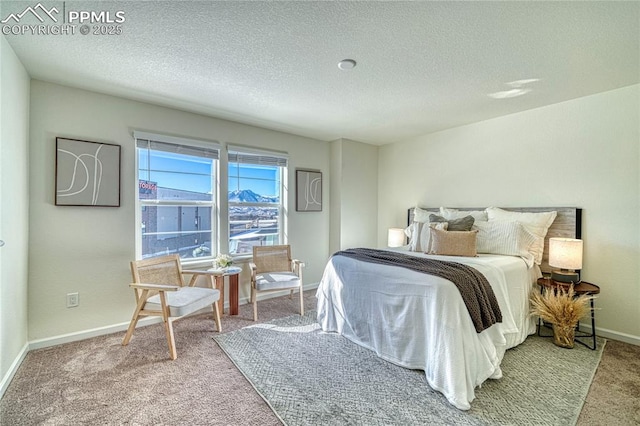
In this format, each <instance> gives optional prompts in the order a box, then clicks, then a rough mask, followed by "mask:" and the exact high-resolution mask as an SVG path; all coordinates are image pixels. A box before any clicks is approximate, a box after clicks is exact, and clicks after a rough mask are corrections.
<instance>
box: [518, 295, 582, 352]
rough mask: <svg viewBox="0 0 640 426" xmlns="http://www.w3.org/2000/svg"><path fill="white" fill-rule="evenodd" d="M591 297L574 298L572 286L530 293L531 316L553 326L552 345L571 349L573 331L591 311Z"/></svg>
mask: <svg viewBox="0 0 640 426" xmlns="http://www.w3.org/2000/svg"><path fill="white" fill-rule="evenodd" d="M591 299H593V296H591V295H587V294H581V295H579V296H576V294H575V292H574V290H573V284H572V285H570V286H569V287H568V288H566V287H564V286H558V287H556V288H547V287H545V288H544V290H543V292H542V293H539V292H536V291H534V292H532V293H531V297H530V298H529V300H530V302H531V314H533V315H537V316H539V317H540V318H541V319H542V320H544V321H546V322H549V323H551V324H552V326H553V343H554V344H556V345H557V346H560V347H563V348H573V345H574V342H575V330H576V326H577V325H578V321H580V318H582V317H584V316H585V315H587V313H589V312H590V311H591V308H590V306H589V301H590V300H591Z"/></svg>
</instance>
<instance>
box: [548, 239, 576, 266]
mask: <svg viewBox="0 0 640 426" xmlns="http://www.w3.org/2000/svg"><path fill="white" fill-rule="evenodd" d="M549 266H553V267H555V268H561V269H572V270H574V271H575V270H578V269H582V240H576V239H574V238H549Z"/></svg>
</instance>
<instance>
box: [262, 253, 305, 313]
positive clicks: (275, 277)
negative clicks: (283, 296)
mask: <svg viewBox="0 0 640 426" xmlns="http://www.w3.org/2000/svg"><path fill="white" fill-rule="evenodd" d="M249 266H250V268H251V303H253V320H254V321H257V320H258V300H257V293H258V292H266V291H282V290H289V289H290V290H291V293H290V294H289V298H291V297H292V296H293V292H294V290H295V289H299V292H300V315H304V297H303V294H302V268H303V267H304V263H303V262H301V261H299V260H297V259H293V260H292V259H291V246H289V245H279V246H254V247H253V262H251V263H250V264H249Z"/></svg>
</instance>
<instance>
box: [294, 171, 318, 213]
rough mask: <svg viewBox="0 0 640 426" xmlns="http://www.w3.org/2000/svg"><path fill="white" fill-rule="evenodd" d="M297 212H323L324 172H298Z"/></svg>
mask: <svg viewBox="0 0 640 426" xmlns="http://www.w3.org/2000/svg"><path fill="white" fill-rule="evenodd" d="M296 211H299V212H320V211H322V172H319V171H316V170H296Z"/></svg>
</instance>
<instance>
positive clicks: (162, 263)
mask: <svg viewBox="0 0 640 426" xmlns="http://www.w3.org/2000/svg"><path fill="white" fill-rule="evenodd" d="M131 275H132V276H133V281H134V282H136V283H144V284H166V285H177V286H180V287H182V286H183V285H184V282H183V281H182V267H181V266H180V256H178V255H177V254H171V255H168V256H162V257H156V258H153V259H144V260H136V261H133V262H131Z"/></svg>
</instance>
